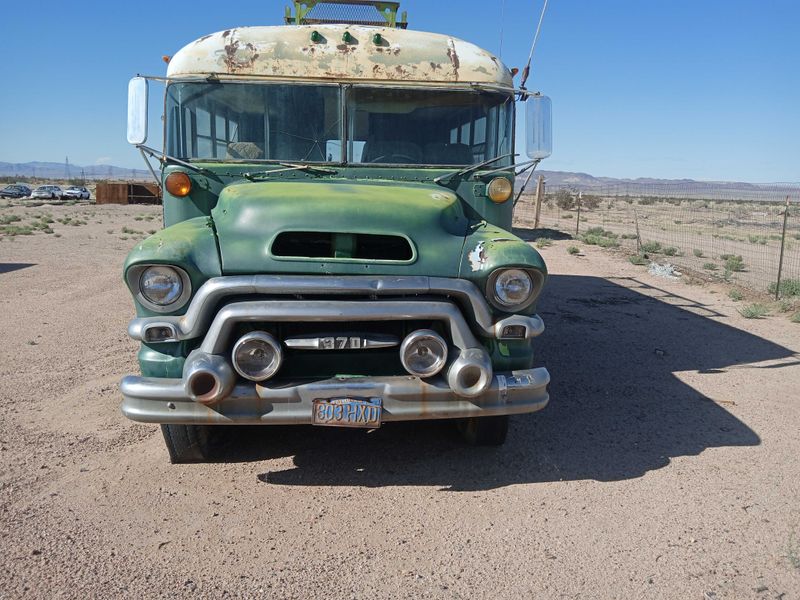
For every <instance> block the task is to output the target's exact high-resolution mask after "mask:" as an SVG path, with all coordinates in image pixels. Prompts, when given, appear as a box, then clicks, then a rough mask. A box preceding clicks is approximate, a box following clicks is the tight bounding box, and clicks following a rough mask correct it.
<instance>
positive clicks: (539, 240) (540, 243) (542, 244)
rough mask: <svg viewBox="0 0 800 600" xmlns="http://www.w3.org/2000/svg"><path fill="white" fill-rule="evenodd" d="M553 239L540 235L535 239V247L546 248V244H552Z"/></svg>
mask: <svg viewBox="0 0 800 600" xmlns="http://www.w3.org/2000/svg"><path fill="white" fill-rule="evenodd" d="M552 245H553V240H550V239H548V238H546V237H540V238H537V239H536V247H537V248H540V249H541V248H546V247H547V246H552Z"/></svg>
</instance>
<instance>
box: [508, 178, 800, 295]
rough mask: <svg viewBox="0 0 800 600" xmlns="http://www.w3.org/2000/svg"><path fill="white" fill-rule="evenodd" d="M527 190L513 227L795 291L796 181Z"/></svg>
mask: <svg viewBox="0 0 800 600" xmlns="http://www.w3.org/2000/svg"><path fill="white" fill-rule="evenodd" d="M533 188H534V191H533V192H532V193H526V194H524V195H523V196H522V197H521V198H520V199H519V201H518V203H517V205H516V207H515V212H514V226H515V227H517V228H521V229H528V230H532V229H547V230H556V231H560V232H562V233H564V234H569V235H571V236H573V237H575V238H576V239H580V240H581V241H583V242H584V243H587V244H597V245H599V246H603V247H613V248H621V249H624V250H626V251H627V252H628V253H629V254H630V255H631V257H632V258H631V260H632V261H639V262H641V263H642V264H647V263H649V261H651V260H653V261H656V262H659V263H664V262H669V263H671V264H673V265H675V266H677V267H681V268H683V269H690V270H693V271H695V272H697V273H704V274H707V275H709V276H712V277H719V278H721V279H724V280H726V281H730V282H732V283H735V284H737V285H740V286H742V287H746V288H749V289H752V290H755V291H759V292H766V293H770V294H773V295H776V296H800V184H769V185H758V186H755V185H753V186H749V185H747V186H739V187H738V188H737V187H736V186H735V185H731V184H718V185H715V184H706V183H697V184H695V183H687V184H669V185H663V184H652V185H646V184H638V183H635V182H632V183H631V184H627V185H626V184H617V185H609V186H605V187H597V186H593V187H590V188H588V187H587V188H583V189H581V188H580V187H579V186H569V187H567V186H558V187H555V186H554V187H545V185H542V188H543V193H542V194H541V202H540V203H537V193H536V186H535V185H534V186H533ZM787 198H788V209H787ZM537 204H540V208H539V211H538V212H539V214H538V224H537V223H536V221H537ZM534 235H536V234H535V233H534ZM546 236H547V234H546V233H543V237H546ZM779 279H780V281H781V284H780V287H778V280H779Z"/></svg>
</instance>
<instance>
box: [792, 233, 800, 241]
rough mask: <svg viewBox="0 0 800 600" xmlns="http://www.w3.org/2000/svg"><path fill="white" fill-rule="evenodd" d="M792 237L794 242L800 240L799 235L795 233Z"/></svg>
mask: <svg viewBox="0 0 800 600" xmlns="http://www.w3.org/2000/svg"><path fill="white" fill-rule="evenodd" d="M792 237H793V238H794V239H796V240H800V233H795V234H794V235H793V236H792Z"/></svg>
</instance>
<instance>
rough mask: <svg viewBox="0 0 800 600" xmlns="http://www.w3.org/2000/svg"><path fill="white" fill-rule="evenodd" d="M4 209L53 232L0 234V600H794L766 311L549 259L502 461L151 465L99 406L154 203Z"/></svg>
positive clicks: (604, 262)
mask: <svg viewBox="0 0 800 600" xmlns="http://www.w3.org/2000/svg"><path fill="white" fill-rule="evenodd" d="M26 212H27V213H28V216H27V217H26V218H27V219H28V220H30V219H32V218H33V216H34V215H36V214H38V213H42V212H47V213H49V214H50V215H51V216H52V219H53V221H54V222H53V223H52V224H51V225H50V227H51V228H52V230H53V233H52V234H48V233H43V232H42V231H38V230H37V232H36V233H34V234H33V235H17V236H15V237H14V238H13V239H11V238H10V237H8V236H6V237H4V238H3V239H2V240H0V485H1V486H2V487H1V488H0V549H1V550H2V551H0V598H2V599H3V600H5V599H10V598H110V597H127V598H145V597H148V598H149V597H164V598H223V597H231V598H233V597H237V598H239V597H247V598H252V597H264V598H359V599H360V598H464V599H467V598H469V599H472V598H626V599H628V598H670V599H671V598H680V599H698V600H708V599H715V600H722V599H740V598H755V599H767V598H769V599H779V598H782V599H784V600H790V599H793V598H800V461H798V455H800V403H798V400H799V399H800V398H798V396H799V392H798V390H800V360H798V357H799V356H798V353H800V325H796V324H792V323H790V322H789V321H788V320H787V319H786V318H784V317H770V318H766V319H759V320H746V319H744V318H743V317H741V316H740V315H739V314H738V313H737V312H736V306H737V304H736V303H734V302H733V301H732V300H729V299H728V297H727V296H726V294H725V288H723V287H715V286H692V285H687V284H686V283H683V282H681V281H670V280H665V279H659V278H656V277H654V276H651V275H648V274H647V272H646V270H645V269H644V268H642V267H636V266H633V265H631V264H629V263H628V262H627V261H625V260H624V259H622V258H620V257H618V256H615V255H614V254H613V253H610V252H608V251H604V250H600V249H598V248H596V247H582V250H583V251H584V255H583V256H577V257H576V256H571V255H569V254H568V253H567V252H566V246H567V245H572V244H574V242H566V241H562V242H556V243H555V244H554V245H553V246H550V247H547V248H545V249H543V250H542V252H543V254H544V255H545V258H546V260H547V261H548V264H549V266H550V269H551V273H552V276H551V277H550V280H549V283H548V287H547V289H546V291H545V293H544V296H543V299H542V301H541V303H540V314H541V315H542V316H543V317H544V319H545V322H546V324H547V327H548V329H547V331H546V332H545V334H544V335H543V336H542V338H540V339H541V341H540V344H539V353H538V356H537V364H539V365H546V366H547V367H548V368H549V369H550V372H551V375H552V379H553V382H552V385H551V388H550V389H551V403H550V405H549V406H548V407H547V408H546V409H545V410H544V411H543V412H541V413H538V414H534V415H525V416H520V417H515V418H514V419H512V425H511V430H510V433H509V440H508V442H507V444H506V445H505V446H504V447H501V448H492V449H486V448H478V449H475V448H469V447H466V446H464V445H462V443H461V442H460V441H459V440H458V438H457V437H456V436H455V435H454V434H453V432H452V430H451V428H450V427H449V426H448V425H447V424H445V423H437V422H431V423H416V424H389V425H386V426H384V427H382V428H381V429H380V430H378V431H376V432H374V433H371V434H370V433H365V432H363V431H343V430H329V429H314V428H311V427H285V428H269V429H268V428H256V429H239V430H237V431H236V433H235V434H234V435H230V436H227V437H226V439H225V440H224V441H225V443H226V446H225V448H226V449H225V453H224V460H222V461H221V462H218V463H212V464H202V465H188V466H173V465H170V464H169V462H168V460H167V454H166V451H165V448H164V447H163V441H162V439H161V434H160V432H159V431H158V428H157V427H155V426H147V425H140V424H135V423H132V422H130V421H127V420H125V419H124V418H123V417H122V415H121V414H120V411H119V404H120V395H119V393H118V391H117V383H118V381H119V379H120V378H121V377H122V376H123V375H124V374H126V373H131V372H135V370H136V362H135V354H136V350H137V347H136V344H135V343H134V342H132V341H131V340H129V339H128V337H127V335H126V332H125V329H126V325H127V322H128V320H129V319H130V318H131V317H132V305H131V302H130V300H129V297H128V293H127V291H126V289H125V287H124V286H123V284H122V280H121V264H122V261H123V259H124V256H125V254H126V253H127V251H128V250H129V249H130V248H131V247H132V246H133V245H134V243H135V240H136V239H139V238H141V237H142V235H144V234H142V233H137V232H143V231H146V230H148V229H151V228H157V227H158V218H157V217H158V208H156V207H144V208H143V207H94V206H90V207H87V206H80V205H79V206H59V207H40V208H36V209H23V208H19V207H15V208H1V207H0V216H3V215H9V214H19V215H24V214H25V213H26ZM66 217H70V220H67V224H64V223H62V222H61V221H59V219H61V220H62V221H65V220H66ZM148 217H149V218H150V219H151V220H148ZM137 218H138V220H137ZM75 221H81V222H85V224H82V223H81V224H79V225H73V224H70V223H74V222H75ZM123 227H125V228H126V232H123ZM130 230H133V231H134V233H130ZM56 236H58V237H56ZM122 238H125V239H122Z"/></svg>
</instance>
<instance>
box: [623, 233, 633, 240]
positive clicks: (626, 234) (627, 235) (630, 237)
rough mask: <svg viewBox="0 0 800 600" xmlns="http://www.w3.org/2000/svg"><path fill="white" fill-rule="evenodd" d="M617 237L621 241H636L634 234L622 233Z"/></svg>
mask: <svg viewBox="0 0 800 600" xmlns="http://www.w3.org/2000/svg"><path fill="white" fill-rule="evenodd" d="M619 237H620V239H623V240H635V239H636V234H635V233H623V234H622V235H621V236H619Z"/></svg>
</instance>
